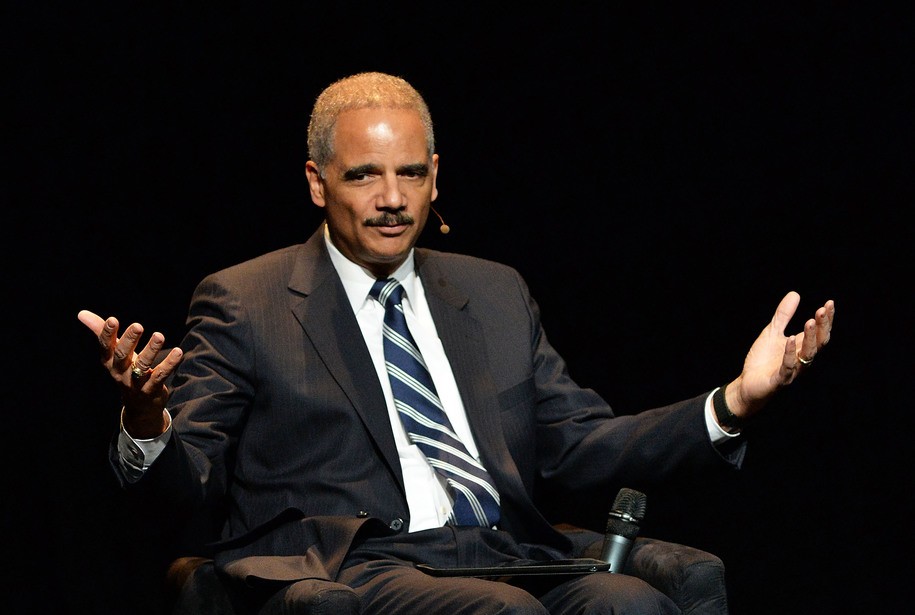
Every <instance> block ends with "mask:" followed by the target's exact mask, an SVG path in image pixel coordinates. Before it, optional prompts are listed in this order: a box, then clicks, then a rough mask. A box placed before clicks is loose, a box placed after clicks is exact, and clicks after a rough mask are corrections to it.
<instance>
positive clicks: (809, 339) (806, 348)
mask: <svg viewBox="0 0 915 615" xmlns="http://www.w3.org/2000/svg"><path fill="white" fill-rule="evenodd" d="M816 354H817V321H816V320H815V319H813V318H811V319H810V320H808V321H807V322H805V323H804V339H803V340H802V342H801V347H800V349H799V350H798V360H799V361H800V363H802V364H804V362H805V361H806V362H807V363H809V362H810V361H813V357H815V356H816Z"/></svg>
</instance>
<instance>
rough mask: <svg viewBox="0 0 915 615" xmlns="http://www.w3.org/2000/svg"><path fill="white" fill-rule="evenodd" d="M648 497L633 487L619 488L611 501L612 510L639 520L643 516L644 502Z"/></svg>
mask: <svg viewBox="0 0 915 615" xmlns="http://www.w3.org/2000/svg"><path fill="white" fill-rule="evenodd" d="M647 499H648V498H647V497H646V496H645V494H644V493H642V492H641V491H636V490H635V489H626V488H623V489H620V490H619V493H617V494H616V499H615V500H614V501H613V511H614V512H618V513H625V514H627V515H629V516H631V517H633V518H635V519H638V520H639V521H641V520H642V519H644V518H645V504H646V500H647Z"/></svg>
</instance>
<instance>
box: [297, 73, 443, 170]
mask: <svg viewBox="0 0 915 615" xmlns="http://www.w3.org/2000/svg"><path fill="white" fill-rule="evenodd" d="M365 108H376V109H412V110H414V111H416V112H417V113H419V117H420V120H421V121H422V123H423V127H424V128H425V130H426V144H427V146H428V147H429V157H430V158H431V157H432V154H434V153H435V134H434V133H433V131H432V116H431V115H430V113H429V107H428V106H427V105H426V101H425V100H423V97H422V95H420V93H419V92H417V91H416V89H415V88H414V87H413V86H412V85H410V84H409V83H408V82H407V81H406V80H405V79H403V78H401V77H395V76H393V75H388V74H385V73H377V72H368V73H357V74H355V75H351V76H349V77H344V78H342V79H339V80H337V81H335V82H334V83H332V84H330V85H329V86H327V87H326V88H325V89H324V91H322V92H321V94H319V95H318V98H317V100H316V101H315V106H314V109H312V112H311V119H310V120H309V122H308V153H309V157H310V158H311V160H313V161H314V162H315V164H317V165H318V168H319V169H320V170H321V175H322V176H323V175H324V167H325V165H327V164H328V163H329V162H330V161H331V159H332V158H333V157H334V128H335V127H336V125H337V118H338V117H339V116H340V114H341V113H342V112H344V111H347V110H350V109H365Z"/></svg>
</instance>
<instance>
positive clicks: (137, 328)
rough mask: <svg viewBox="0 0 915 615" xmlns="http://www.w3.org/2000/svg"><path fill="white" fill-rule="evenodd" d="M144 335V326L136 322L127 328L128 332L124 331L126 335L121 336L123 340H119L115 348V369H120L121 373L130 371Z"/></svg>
mask: <svg viewBox="0 0 915 615" xmlns="http://www.w3.org/2000/svg"><path fill="white" fill-rule="evenodd" d="M142 335H143V326H142V325H140V324H139V323H136V322H135V323H133V324H132V325H130V326H129V327H127V330H126V331H124V335H122V336H121V339H119V340H118V343H117V345H116V346H115V348H114V355H113V361H114V367H115V368H117V369H120V370H121V371H126V370H128V369H130V367H131V366H132V365H133V360H134V351H135V350H136V348H137V345H138V344H139V343H140V337H141V336H142Z"/></svg>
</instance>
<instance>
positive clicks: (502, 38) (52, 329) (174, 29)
mask: <svg viewBox="0 0 915 615" xmlns="http://www.w3.org/2000/svg"><path fill="white" fill-rule="evenodd" d="M690 4H692V3H690ZM282 6H283V7H284V8H277V6H276V5H273V6H272V7H271V8H264V7H263V6H258V5H256V4H254V3H251V4H244V3H242V4H232V5H228V4H223V3H202V2H198V3H194V2H182V3H157V5H156V6H155V7H149V6H145V7H140V6H135V5H130V4H129V3H123V5H111V6H105V5H104V4H97V3H95V4H94V6H93V8H82V7H81V6H77V5H76V4H75V3H74V4H73V5H65V6H64V5H62V6H55V5H53V4H47V3H13V4H12V6H8V7H7V8H5V9H4V13H5V16H4V20H3V21H4V25H5V29H6V30H7V33H6V35H5V36H4V41H5V43H4V51H5V53H4V55H5V58H6V60H7V68H6V70H5V76H6V77H7V79H8V86H7V87H5V88H4V90H5V91H4V98H5V99H6V101H7V103H8V104H9V103H11V105H9V107H8V108H11V109H12V112H8V114H7V115H6V117H5V119H6V121H4V131H5V133H6V135H7V136H6V137H5V142H6V144H7V148H6V149H7V156H6V163H5V164H4V170H5V172H6V174H7V176H8V177H7V180H5V182H4V188H3V192H4V195H3V198H4V201H5V202H6V207H4V212H5V213H4V218H5V220H6V224H4V225H3V227H4V235H5V236H6V238H5V241H4V250H5V251H6V253H7V257H6V258H5V259H4V262H5V263H6V265H5V275H4V277H5V278H6V292H5V293H4V294H5V297H6V300H7V301H6V302H7V306H6V307H7V311H6V313H7V316H6V319H5V320H6V324H7V327H6V329H7V339H8V343H9V349H8V352H7V359H6V365H7V369H6V370H5V371H6V372H7V373H8V374H9V373H11V374H12V378H11V379H10V381H8V382H7V387H6V388H7V395H6V399H5V401H6V403H5V404H4V410H5V411H6V412H5V416H4V419H3V426H4V429H3V432H4V436H5V437H4V438H3V444H2V447H0V448H2V449H3V455H4V460H3V466H2V467H3V476H4V477H5V478H6V480H5V481H4V482H5V483H6V495H5V496H4V497H3V509H4V523H5V526H6V527H5V535H6V536H7V537H8V538H9V539H11V540H10V543H11V544H12V549H10V550H9V551H8V553H10V556H9V557H6V558H3V559H4V560H5V561H4V564H3V566H4V568H5V570H3V571H2V572H3V575H4V579H5V581H4V585H6V586H7V587H8V588H9V591H10V592H11V594H12V595H13V596H15V597H17V598H18V599H21V600H22V601H23V605H22V606H21V607H20V609H19V610H18V611H17V612H19V613H29V612H35V613H46V612H69V611H71V610H74V609H76V608H77V607H79V609H80V610H81V611H82V612H92V613H126V612H131V613H143V612H145V611H146V610H148V611H149V612H153V609H154V608H155V606H156V605H157V600H158V598H157V596H156V593H155V591H154V590H155V588H156V585H157V583H158V576H157V572H158V571H157V568H156V565H157V564H156V563H155V562H150V561H149V558H146V557H144V556H143V553H144V549H146V548H149V545H148V544H146V543H144V541H143V540H139V539H136V538H135V537H134V536H135V534H134V528H133V526H132V525H131V523H130V518H129V517H130V515H131V514H132V513H131V511H129V510H128V509H127V508H126V507H125V506H124V505H123V503H122V502H121V501H120V499H119V497H118V493H117V490H116V488H115V487H114V484H113V481H112V479H111V476H110V471H109V470H108V468H107V460H106V458H105V456H106V451H107V443H108V439H109V438H110V436H111V434H112V432H113V430H114V429H115V427H116V422H117V408H118V402H117V399H116V398H114V397H112V395H113V392H112V391H111V390H110V387H109V386H108V385H109V383H108V382H107V380H106V378H107V376H105V374H103V373H102V370H101V369H100V368H99V366H98V364H97V362H96V355H95V350H94V346H93V343H94V342H93V340H92V336H91V335H90V334H89V332H88V331H87V330H85V328H84V327H83V326H82V325H81V324H80V323H79V322H78V321H77V319H76V313H77V312H78V311H79V310H80V309H83V308H87V309H91V310H93V311H95V312H97V313H99V314H102V315H109V314H114V315H117V316H118V317H119V318H120V319H121V320H122V322H125V323H126V322H131V321H139V322H142V323H144V324H145V325H146V326H147V327H148V328H149V329H152V328H155V329H158V330H161V331H163V332H164V333H165V334H166V337H167V338H168V339H169V340H171V341H173V342H175V343H177V342H178V340H179V339H180V337H181V334H182V333H183V321H184V316H185V310H186V307H187V302H188V299H189V298H190V293H191V291H192V290H193V287H194V285H195V284H196V282H197V281H199V279H200V278H202V277H203V276H204V275H205V274H207V273H209V272H211V271H213V270H215V269H217V268H221V267H223V266H227V265H230V264H233V263H236V262H238V261H240V260H243V259H246V258H249V257H252V256H255V255H257V254H260V253H262V252H265V251H268V250H271V249H274V248H279V247H282V246H285V245H288V244H291V243H298V242H301V241H303V240H304V239H305V238H306V237H307V236H308V235H309V234H310V233H311V232H312V230H313V229H314V228H315V227H316V225H317V224H318V223H319V221H320V213H321V212H320V210H319V209H318V208H316V207H314V206H313V205H312V204H311V203H310V200H309V197H308V194H307V190H306V184H305V180H304V171H303V168H304V167H303V165H304V160H305V126H306V123H307V115H308V111H309V109H310V106H311V103H312V102H313V100H314V97H315V96H316V95H317V94H318V92H319V91H320V90H321V89H322V88H323V87H324V86H325V85H327V84H328V83H330V82H331V81H333V80H334V79H337V78H338V77H341V76H344V75H346V74H349V73H352V72H356V71H361V70H383V71H387V72H392V73H396V74H400V75H402V76H404V77H406V78H407V79H408V80H410V81H411V82H412V83H413V84H414V85H415V86H416V87H417V88H418V89H419V90H420V91H421V92H422V93H423V94H424V95H425V96H426V98H427V101H428V102H429V105H430V107H431V110H432V114H433V118H434V120H435V122H436V136H437V144H438V151H439V153H440V154H441V165H440V174H439V184H438V185H439V191H440V197H439V199H438V201H437V202H436V208H437V210H438V211H439V212H440V213H441V214H442V216H443V217H444V218H445V220H446V221H447V222H448V224H449V225H450V226H451V228H452V231H451V233H450V234H448V235H447V236H442V235H440V234H438V232H437V230H436V229H437V224H436V225H432V224H430V225H429V227H428V228H427V230H426V231H425V232H424V235H423V239H422V242H421V243H422V245H426V246H429V247H435V248H441V249H446V250H453V251H459V252H469V253H473V254H476V255H480V256H484V257H489V258H493V259H496V260H500V261H503V262H506V263H508V264H511V265H513V266H515V267H517V268H518V269H519V270H520V271H521V272H522V273H523V274H524V276H525V277H526V278H527V280H528V282H529V284H530V286H531V288H532V290H533V292H534V295H535V297H537V299H538V301H539V302H540V304H541V308H542V310H543V320H544V324H545V326H546V329H547V332H548V333H549V335H550V339H551V341H552V342H553V344H554V345H555V346H557V347H558V349H559V350H560V351H561V352H562V353H563V354H564V355H565V357H566V359H567V361H568V362H569V364H570V370H571V373H572V376H573V377H574V378H575V379H576V380H578V381H579V382H580V383H581V384H583V385H586V386H590V387H593V388H595V389H597V390H598V391H599V392H600V393H602V394H603V395H604V396H605V397H606V398H607V399H608V400H609V401H610V403H611V405H613V407H614V408H615V409H616V410H617V412H618V413H621V414H625V413H632V412H636V411H639V410H641V409H645V408H648V407H651V406H654V405H660V404H663V403H668V402H672V401H676V400H678V399H683V398H686V397H689V396H693V395H697V394H699V393H701V392H703V391H706V390H709V389H711V388H712V387H714V386H716V385H718V384H722V383H725V382H727V381H728V380H730V379H732V378H733V377H734V376H736V375H737V374H738V373H739V370H740V366H741V362H742V360H743V356H744V354H745V353H746V350H747V348H748V347H749V345H750V343H751V342H752V340H753V339H754V338H755V337H756V335H757V333H758V332H759V330H760V329H761V328H762V327H763V326H764V325H765V324H766V323H767V322H768V320H769V318H770V317H771V315H772V312H773V311H774V309H775V306H776V304H777V303H778V301H779V299H780V298H781V297H782V296H783V295H784V294H785V293H786V292H787V291H788V290H792V289H794V290H797V291H798V292H800V294H801V296H802V301H801V308H800V312H801V314H802V316H799V317H798V318H796V319H795V321H794V322H792V324H791V326H790V329H791V331H792V332H794V331H797V330H799V329H800V326H801V319H802V317H804V318H806V317H808V316H809V315H811V314H812V312H813V310H814V309H815V308H816V307H817V306H819V305H821V304H822V303H823V302H824V301H825V300H827V299H829V298H833V299H835V300H836V303H837V306H838V316H837V319H836V328H835V336H834V340H833V343H832V344H831V345H830V346H829V348H828V349H827V352H824V353H823V355H822V356H820V357H818V358H817V360H816V364H815V365H814V366H813V367H812V368H811V369H810V370H809V371H808V373H806V374H805V375H804V377H803V379H802V380H799V381H798V382H797V383H795V385H793V386H792V387H791V388H790V389H789V390H787V391H785V392H784V393H782V394H781V395H780V396H779V397H777V398H776V400H775V401H774V402H773V403H772V404H771V406H770V407H769V408H768V411H767V412H766V413H765V414H764V415H763V416H761V417H760V418H759V419H758V421H757V422H756V423H755V424H754V425H752V426H751V427H750V428H749V429H748V430H747V434H748V437H749V438H750V441H751V446H750V450H749V454H748V456H747V459H746V463H745V466H744V470H743V471H742V472H741V473H740V474H739V475H738V476H736V477H727V478H721V477H684V478H683V479H682V480H678V481H677V482H676V483H675V484H666V485H659V486H657V487H656V488H655V489H653V490H652V491H651V492H650V493H649V497H648V511H647V513H648V514H647V518H646V522H645V525H644V526H643V530H642V532H643V534H645V535H651V536H655V537H660V538H666V539H669V540H674V541H677V542H684V543H687V544H692V545H695V546H699V547H702V548H706V549H708V550H710V551H713V552H714V553H716V554H718V555H720V556H721V557H722V558H723V559H724V561H725V564H726V566H727V570H728V582H729V593H730V597H731V611H732V613H734V614H735V615H741V614H756V613H813V612H831V611H833V610H837V609H840V608H842V609H843V610H844V609H848V610H855V609H857V610H860V611H864V612H885V613H893V612H898V611H899V610H901V607H902V604H903V599H904V598H905V597H906V595H907V594H909V593H910V590H909V588H908V584H909V583H910V579H911V572H912V568H913V567H912V565H911V563H910V561H908V560H907V558H908V556H910V553H911V551H910V550H907V546H908V544H907V543H908V542H910V541H911V536H912V531H911V529H910V528H911V523H910V521H911V513H912V506H911V495H910V493H911V491H912V479H911V477H910V468H911V467H912V452H911V448H912V447H911V445H910V443H909V437H908V435H909V431H910V429H909V423H910V422H911V421H910V420H909V418H908V417H909V413H910V407H911V401H910V396H909V395H905V396H903V395H902V393H908V391H909V390H910V388H911V378H912V366H913V365H912V361H911V357H910V354H909V352H908V346H909V345H910V344H911V333H912V325H911V320H912V318H911V314H910V313H909V312H908V309H907V308H908V306H909V304H910V301H909V299H910V296H911V291H910V290H909V285H910V283H911V281H912V255H911V252H912V250H911V247H910V243H909V239H908V235H909V233H908V232H907V230H908V228H910V226H911V222H909V217H910V216H909V213H908V212H907V211H906V210H907V209H909V208H910V207H911V204H912V191H911V187H912V186H911V175H912V158H911V151H912V136H913V130H912V128H913V125H912V122H913V115H912V108H913V102H915V101H913V81H912V79H913V61H915V60H913V58H915V55H913V46H912V41H911V39H912V35H913V30H912V28H911V23H912V22H911V19H910V18H911V15H910V14H907V13H903V12H901V11H898V10H897V11H890V10H888V9H886V8H885V7H884V8H875V7H873V6H872V5H870V4H865V3H861V4H860V5H856V4H846V3H826V2H811V3H797V6H793V5H788V4H785V5H783V6H780V5H778V4H771V3H713V4H703V5H702V6H699V7H697V6H680V5H673V6H666V7H665V6H658V5H653V6H650V7H649V6H644V5H643V4H642V3H604V6H603V7H602V8H589V9H587V10H586V9H583V8H581V9H577V8H571V7H562V8H557V7H545V8H543V9H534V8H533V6H530V7H527V6H522V7H515V8H512V9H508V8H505V9H503V8H498V7H495V6H492V5H487V4H463V3H461V4H459V3H447V5H446V6H439V5H435V6H434V7H433V6H427V5H418V4H411V5H405V6H396V5H395V6H392V5H391V4H389V3H387V4H383V3H381V4H380V3H375V4H374V5H373V6H356V5H349V4H346V5H343V6H340V5H339V4H338V5H335V6H333V7H328V6H323V5H318V4H314V5H311V4H304V3H301V4H300V3H295V4H293V3H290V4H287V5H282ZM598 462H599V461H598ZM613 495H614V494H598V495H596V496H594V499H595V501H596V502H597V506H596V507H595V509H594V510H593V511H590V512H585V511H583V510H582V511H579V512H578V513H577V515H575V516H577V517H579V520H583V521H587V522H594V523H597V524H600V523H601V522H602V520H603V518H604V515H605V509H606V505H607V504H608V503H609V501H610V500H612V496H613ZM894 555H897V556H898V557H893V556H894ZM49 601H50V603H51V605H50V606H49V604H48V603H49Z"/></svg>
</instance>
